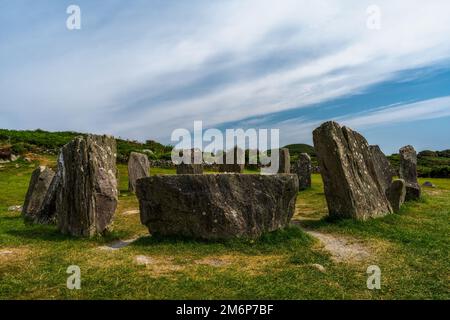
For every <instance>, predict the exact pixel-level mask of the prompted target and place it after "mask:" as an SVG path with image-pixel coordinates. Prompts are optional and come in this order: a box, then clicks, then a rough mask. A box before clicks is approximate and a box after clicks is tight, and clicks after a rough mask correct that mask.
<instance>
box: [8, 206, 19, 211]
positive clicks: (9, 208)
mask: <svg viewBox="0 0 450 320" xmlns="http://www.w3.org/2000/svg"><path fill="white" fill-rule="evenodd" d="M8 211H19V212H20V211H22V206H10V207H8Z"/></svg>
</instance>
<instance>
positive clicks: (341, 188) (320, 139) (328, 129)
mask: <svg viewBox="0 0 450 320" xmlns="http://www.w3.org/2000/svg"><path fill="white" fill-rule="evenodd" d="M313 139H314V148H315V150H316V152H317V156H318V159H319V164H320V172H321V174H322V179H323V182H324V189H325V197H326V200H327V204H328V210H329V214H330V216H333V217H340V218H353V219H357V220H366V219H368V218H375V217H380V216H384V215H386V214H388V213H392V208H391V206H390V203H389V201H388V199H387V197H386V194H385V191H384V190H383V188H382V187H381V186H382V183H381V182H380V181H379V180H378V176H377V174H376V169H375V165H374V162H373V157H372V153H371V151H370V149H369V145H368V143H367V141H366V139H365V138H364V137H363V136H362V135H360V134H359V133H358V132H356V131H353V130H351V129H349V128H347V127H341V126H340V125H339V124H338V123H336V122H332V121H330V122H325V123H323V124H322V125H321V126H320V127H319V128H317V129H315V130H314V132H313Z"/></svg>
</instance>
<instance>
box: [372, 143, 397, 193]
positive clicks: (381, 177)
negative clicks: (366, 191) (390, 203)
mask: <svg viewBox="0 0 450 320" xmlns="http://www.w3.org/2000/svg"><path fill="white" fill-rule="evenodd" d="M369 148H370V152H371V153H372V159H373V164H374V168H375V174H376V175H377V178H378V179H376V181H377V182H379V183H380V186H381V188H382V189H383V190H384V192H387V190H389V188H390V187H391V183H392V179H393V178H394V173H393V170H392V167H391V164H390V162H389V160H388V158H387V157H386V156H385V154H384V153H383V151H381V149H380V147H379V146H369Z"/></svg>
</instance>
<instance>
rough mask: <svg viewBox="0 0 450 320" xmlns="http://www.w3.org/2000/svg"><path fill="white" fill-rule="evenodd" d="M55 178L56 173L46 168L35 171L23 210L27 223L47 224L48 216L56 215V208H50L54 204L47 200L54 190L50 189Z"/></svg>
mask: <svg viewBox="0 0 450 320" xmlns="http://www.w3.org/2000/svg"><path fill="white" fill-rule="evenodd" d="M54 177H55V172H54V171H53V170H52V169H50V168H47V167H44V166H40V167H39V168H37V169H36V170H34V171H33V173H32V175H31V180H30V184H29V186H28V191H27V194H26V196H25V202H24V204H23V209H22V216H23V218H24V220H25V222H27V223H45V221H46V220H47V219H45V217H46V216H52V215H54V208H51V207H49V206H50V205H51V204H52V203H51V202H50V201H49V200H48V199H47V200H46V198H49V195H50V194H52V192H51V190H52V189H53V188H50V185H51V184H52V181H53V180H54ZM49 190H50V192H49ZM53 194H54V193H53ZM53 201H54V199H53ZM52 210H53V211H52Z"/></svg>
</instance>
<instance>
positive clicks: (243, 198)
mask: <svg viewBox="0 0 450 320" xmlns="http://www.w3.org/2000/svg"><path fill="white" fill-rule="evenodd" d="M297 191H298V178H297V176H296V175H294V174H282V175H281V174H280V175H257V174H249V175H247V174H208V175H167V176H153V177H149V178H144V179H140V180H138V183H137V196H138V198H139V205H140V215H141V222H142V224H144V225H146V226H147V227H148V228H149V231H150V233H152V234H155V235H162V236H186V237H191V238H202V239H228V238H238V237H244V238H255V237H258V236H260V235H261V234H262V233H263V232H268V231H274V230H276V229H279V228H283V227H285V226H287V225H288V224H289V221H290V220H291V218H292V215H293V213H294V207H295V200H296V196H297Z"/></svg>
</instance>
